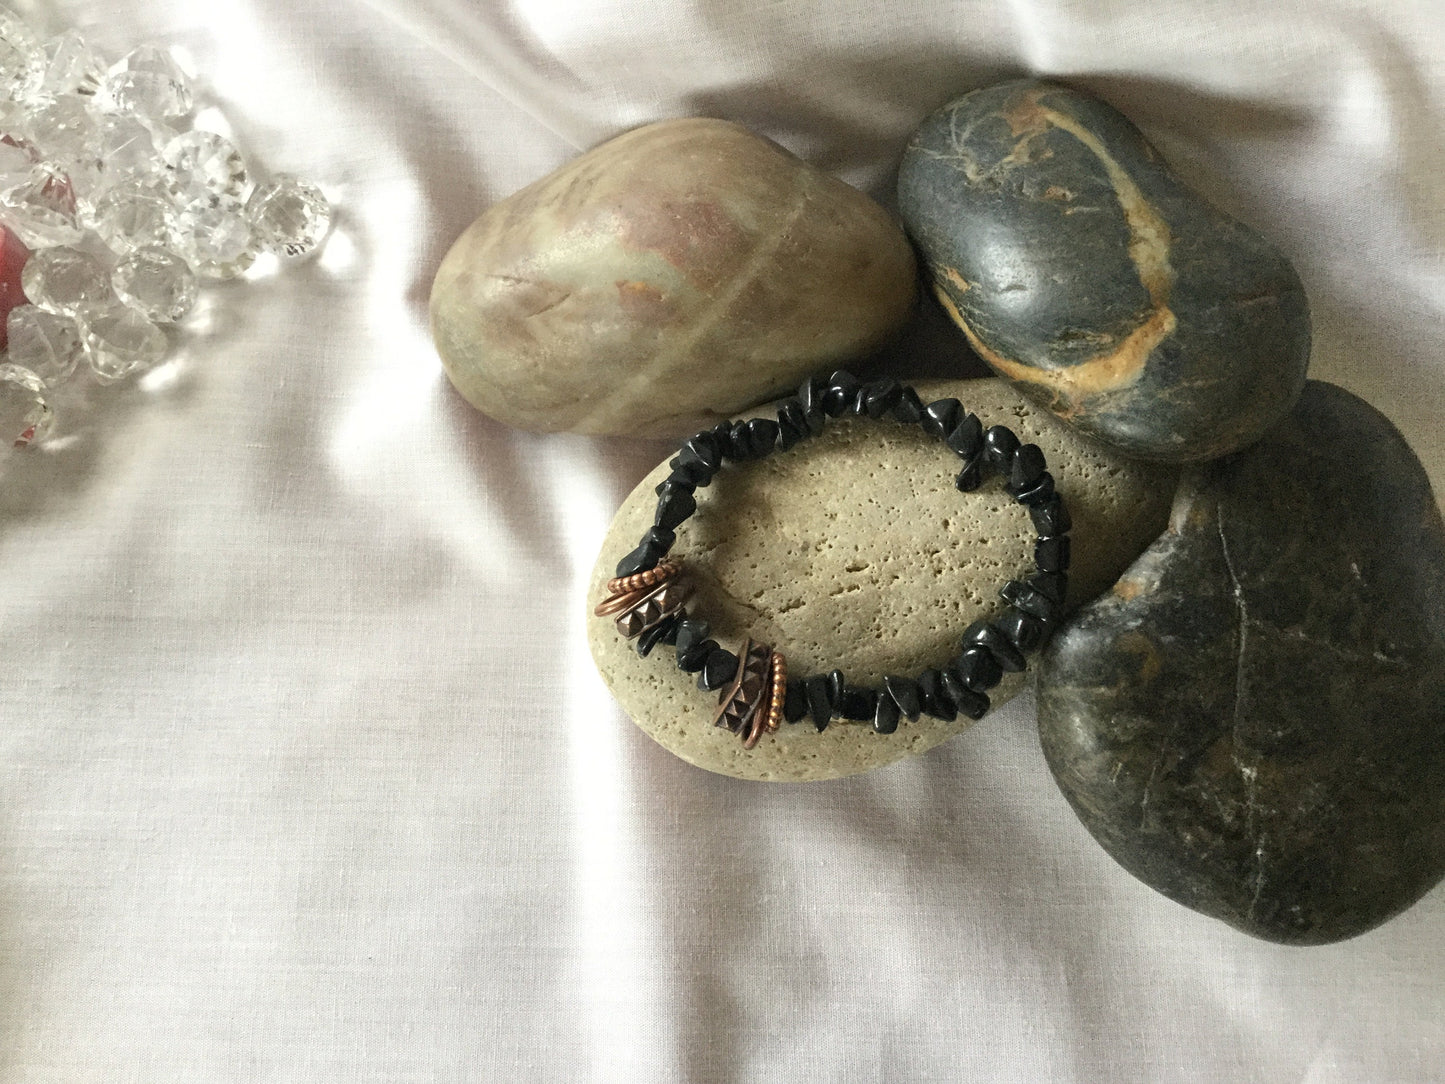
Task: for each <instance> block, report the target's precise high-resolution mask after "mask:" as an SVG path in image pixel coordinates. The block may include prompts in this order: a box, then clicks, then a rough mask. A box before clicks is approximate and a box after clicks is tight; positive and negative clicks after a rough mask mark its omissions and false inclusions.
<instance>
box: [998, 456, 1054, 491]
mask: <svg viewBox="0 0 1445 1084" xmlns="http://www.w3.org/2000/svg"><path fill="white" fill-rule="evenodd" d="M1048 469H1049V465H1048V463H1046V462H1045V461H1044V453H1043V449H1041V448H1040V447H1039V446H1038V445H1037V444H1021V445H1019V448H1018V451H1016V452H1014V457H1013V463H1012V465H1011V466H1010V467H1009V471H1008V484H1009V486H1010V488H1011V490H1013V491H1021V490H1025V489H1028V488H1029V486H1031V485H1033V484H1034V483H1035V482H1037V481H1038V480H1039V478H1041V477H1042V476H1043V473H1044V471H1046V470H1048Z"/></svg>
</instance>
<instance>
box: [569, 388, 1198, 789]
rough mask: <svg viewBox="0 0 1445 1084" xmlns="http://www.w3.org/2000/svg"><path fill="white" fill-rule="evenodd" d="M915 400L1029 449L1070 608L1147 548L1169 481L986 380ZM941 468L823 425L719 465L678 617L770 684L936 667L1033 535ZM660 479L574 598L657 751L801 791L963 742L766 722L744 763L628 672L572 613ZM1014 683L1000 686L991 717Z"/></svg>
mask: <svg viewBox="0 0 1445 1084" xmlns="http://www.w3.org/2000/svg"><path fill="white" fill-rule="evenodd" d="M917 387H918V391H919V394H920V395H921V396H922V397H923V398H924V401H925V402H927V401H930V400H932V399H940V398H945V397H948V396H953V397H955V398H957V399H959V400H960V401H961V402H962V403H963V404H964V406H965V407H966V408H967V409H969V410H972V411H974V412H975V413H976V414H978V416H979V418H980V419H981V420H982V421H983V423H984V424H985V425H986V426H987V425H993V424H1002V425H1007V426H1009V427H1010V428H1011V429H1013V430H1014V432H1015V433H1017V434H1018V435H1019V438H1020V439H1021V440H1023V441H1025V442H1029V441H1032V442H1034V443H1036V444H1038V445H1039V447H1040V448H1041V449H1043V451H1044V454H1045V456H1046V457H1047V459H1048V462H1049V469H1050V471H1051V472H1052V473H1053V475H1054V477H1055V478H1056V479H1057V480H1058V483H1059V488H1060V491H1061V492H1062V493H1063V494H1064V496H1065V498H1066V499H1067V501H1068V503H1069V509H1070V513H1071V515H1072V517H1073V520H1074V528H1073V531H1072V542H1073V569H1072V575H1071V577H1070V592H1069V594H1070V602H1071V604H1077V603H1079V602H1083V601H1086V600H1087V599H1090V598H1092V597H1093V596H1094V595H1096V594H1098V593H1100V592H1101V591H1103V590H1105V589H1106V588H1108V587H1109V586H1110V585H1111V584H1112V583H1113V582H1114V581H1115V580H1116V579H1118V577H1119V575H1120V573H1122V572H1123V571H1124V569H1125V568H1126V567H1127V566H1128V565H1129V563H1130V562H1131V561H1132V560H1133V559H1134V558H1135V557H1136V556H1138V554H1139V553H1140V552H1142V551H1143V550H1144V549H1145V548H1146V547H1147V546H1148V545H1149V544H1150V543H1151V542H1153V541H1154V539H1155V538H1157V537H1158V535H1159V534H1160V532H1162V531H1163V529H1164V527H1165V524H1166V521H1167V518H1168V512H1169V506H1170V501H1171V499H1172V497H1173V493H1174V487H1175V481H1176V473H1175V471H1174V469H1173V468H1171V467H1168V466H1162V465H1158V464H1146V463H1140V462H1132V461H1129V460H1126V459H1124V458H1123V457H1122V456H1120V455H1119V454H1118V453H1117V452H1113V451H1110V450H1108V449H1106V448H1105V447H1104V446H1103V445H1101V444H1097V443H1094V442H1092V441H1090V440H1089V439H1088V438H1086V437H1083V436H1080V435H1079V434H1078V433H1077V432H1075V431H1073V430H1071V429H1069V428H1068V427H1066V426H1065V425H1063V424H1062V423H1060V422H1058V421H1057V420H1055V419H1054V418H1052V417H1051V416H1050V415H1049V414H1048V413H1047V412H1046V411H1044V410H1042V409H1041V408H1039V407H1036V406H1033V405H1032V404H1030V403H1029V402H1028V401H1027V400H1025V399H1024V398H1023V396H1022V395H1020V394H1019V393H1018V392H1017V391H1015V390H1013V389H1011V388H1010V387H1009V386H1008V385H1007V384H1005V383H1004V382H1002V381H999V380H994V379H988V380H969V381H952V382H936V381H935V382H926V383H920V384H919V385H917ZM958 465H959V461H958V457H957V456H956V455H954V453H953V452H952V451H950V450H949V449H948V448H947V447H946V446H944V445H943V444H942V443H940V442H938V441H935V440H933V439H931V438H930V437H928V436H926V435H925V434H924V433H923V432H922V430H921V429H920V428H919V427H918V426H916V425H900V424H898V423H896V422H892V421H870V420H868V419H859V420H843V419H835V420H831V421H830V422H829V424H828V427H827V428H826V429H825V430H824V432H823V433H822V434H821V435H820V436H818V437H816V438H814V439H812V440H810V441H804V442H803V443H802V444H799V445H797V446H796V447H794V448H792V449H790V450H789V451H787V452H783V453H779V454H775V455H773V456H771V457H769V458H767V459H764V460H761V461H759V462H753V463H746V464H738V465H734V466H729V467H728V468H726V469H724V470H723V471H722V472H721V473H719V475H718V476H717V477H716V478H715V479H714V480H713V483H712V485H710V486H708V487H707V488H705V489H701V490H699V491H698V510H697V512H696V513H695V514H694V515H693V516H692V518H691V519H689V520H688V521H687V522H686V523H684V524H683V525H682V527H681V528H679V530H678V533H677V543H676V544H675V545H674V547H673V549H672V553H673V554H674V555H676V556H678V557H680V558H682V560H683V561H684V562H685V567H686V569H687V570H688V574H689V575H690V576H691V577H692V579H693V581H694V582H695V583H696V585H697V594H696V595H695V597H694V599H693V602H692V603H691V604H690V609H691V610H692V612H694V613H696V614H698V615H699V616H702V617H704V618H705V619H706V620H707V621H708V623H709V624H710V625H711V626H712V635H713V636H714V638H716V639H717V640H718V641H719V642H720V643H722V644H723V645H724V646H725V647H728V648H729V649H730V650H733V651H736V650H737V648H738V645H739V643H740V642H741V640H742V638H743V637H744V636H752V637H753V638H754V639H759V640H763V641H765V642H767V643H769V644H771V645H773V647H774V648H775V649H777V650H778V651H781V652H782V653H783V654H784V655H785V656H786V657H787V660H788V669H789V673H790V674H795V675H807V674H813V673H818V672H824V671H827V670H831V669H833V668H834V667H837V668H840V669H842V670H843V672H844V673H845V674H846V675H848V677H849V679H850V680H853V681H858V682H862V683H866V684H869V685H874V686H876V685H877V684H878V683H879V682H880V681H881V679H882V678H883V676H884V675H885V674H890V673H894V674H904V675H908V676H915V675H916V674H918V673H919V672H920V671H921V670H923V669H925V668H927V667H930V666H935V667H936V666H941V665H943V664H945V663H947V662H948V661H949V660H950V659H952V658H953V657H954V656H955V655H956V654H957V653H958V643H959V637H960V634H961V633H962V632H963V629H964V628H965V627H966V626H967V625H968V624H969V622H971V621H973V620H974V619H975V618H976V617H979V616H983V615H985V614H988V613H992V612H996V611H997V610H998V609H1000V608H1001V607H1002V605H1003V604H1002V602H1000V601H999V599H998V597H997V595H998V589H999V588H1000V587H1001V586H1003V584H1004V582H1005V581H1006V580H1008V579H1010V578H1012V577H1015V576H1019V575H1021V574H1025V573H1028V572H1031V571H1032V559H1033V541H1034V538H1035V533H1034V530H1033V524H1032V523H1031V522H1030V520H1029V517H1028V514H1027V512H1026V510H1025V509H1023V508H1021V507H1020V506H1019V505H1017V504H1015V503H1014V502H1013V500H1012V499H1011V498H1010V497H1009V496H1008V495H1007V494H1006V493H1004V491H1003V489H1002V487H1001V484H1000V482H999V481H997V480H996V479H995V480H992V481H990V482H988V483H986V484H985V486H984V487H983V488H982V489H980V490H978V491H976V492H973V493H960V492H958V490H957V489H955V488H954V485H953V479H954V475H955V474H956V473H957V470H958ZM668 470H669V469H668V466H667V464H666V462H664V463H662V464H660V465H659V466H658V467H657V469H656V470H654V471H652V472H651V473H650V474H649V475H648V476H647V477H646V478H645V479H643V480H642V482H641V483H640V484H639V485H638V486H637V488H636V489H635V490H633V492H632V493H631V494H630V495H629V496H628V497H627V499H626V500H625V501H624V502H623V504H622V507H621V508H620V509H619V510H618V512H617V516H616V518H615V519H614V520H613V522H612V525H611V527H610V528H609V529H608V532H607V535H606V539H605V541H604V542H603V545H602V550H601V553H600V554H599V555H598V559H597V565H596V568H595V569H594V570H593V575H592V581H591V586H590V590H589V592H588V597H587V613H588V618H587V620H588V640H589V643H590V646H591V649H592V657H593V659H594V660H595V662H596V664H597V668H598V670H599V671H600V673H601V674H602V678H603V680H604V681H605V682H606V683H607V685H608V687H609V688H610V689H611V690H612V693H613V695H614V696H615V697H616V698H617V701H618V703H619V704H621V706H622V708H623V710H624V711H626V712H627V714H628V715H630V716H631V717H632V718H633V719H634V720H635V721H636V722H637V725H638V726H640V727H641V728H642V729H643V730H644V731H646V732H647V733H648V734H649V735H651V736H652V737H653V738H654V739H655V740H656V741H657V742H658V743H660V744H661V745H662V746H663V747H664V748H666V749H668V750H669V751H671V752H673V753H675V754H677V755H678V756H680V757H682V759H684V760H686V761H688V762H689V763H691V764H695V765H697V766H698V767H700V768H706V769H708V770H709V771H714V772H721V773H722V774H724V775H731V776H736V777H738V778H741V779H757V780H776V781H806V780H818V779H833V778H837V777H839V776H845V775H853V774H856V773H858V772H864V771H868V770H869V769H872V768H877V767H880V766H882V765H884V764H888V763H890V762H892V761H894V760H897V759H898V758H900V757H903V756H906V755H907V754H909V753H921V752H923V751H924V750H926V749H929V748H932V747H933V746H934V745H936V744H938V743H939V742H941V741H943V740H944V739H945V738H948V737H950V736H952V735H954V734H957V733H959V732H961V731H962V730H965V729H966V728H968V727H969V726H971V725H973V724H972V720H969V719H965V718H960V719H958V720H957V721H956V722H951V723H945V722H941V721H938V720H935V719H930V718H928V717H927V716H923V717H921V718H919V719H918V720H916V721H913V722H910V721H908V720H906V719H905V720H902V721H901V722H900V724H899V727H898V730H897V732H896V733H894V734H891V735H880V734H875V733H874V732H873V730H872V728H871V726H869V725H868V724H867V723H855V722H845V721H842V720H834V721H833V723H832V724H831V725H830V726H829V727H828V729H827V730H825V731H824V732H823V733H821V734H820V733H818V732H817V731H816V730H815V729H814V727H813V725H812V724H811V723H810V722H808V721H806V720H805V721H803V722H801V723H794V724H789V723H784V724H783V726H782V727H781V729H779V730H778V731H777V732H776V733H775V734H772V735H767V736H764V737H763V739H762V740H761V742H759V744H758V745H757V746H756V747H755V748H754V749H751V750H745V749H743V747H742V743H741V741H740V740H739V739H738V737H737V736H736V735H733V734H731V733H729V732H727V731H726V730H724V729H721V728H718V727H714V726H712V725H711V720H712V715H713V713H714V711H715V709H716V699H717V694H716V693H709V692H703V691H700V690H699V689H698V688H697V685H696V679H695V678H694V677H693V676H691V675H688V674H684V673H682V672H681V671H679V670H678V669H677V667H676V665H675V661H674V659H673V657H672V649H671V648H670V647H668V646H666V645H659V646H658V647H657V648H656V649H655V650H654V651H653V653H652V654H651V655H650V656H648V657H647V658H645V659H644V658H640V657H639V656H638V655H637V653H636V651H635V650H634V649H633V642H632V641H629V640H625V639H624V638H623V637H622V636H621V635H619V634H618V632H617V631H616V628H615V627H614V624H613V620H612V619H611V618H605V617H603V618H599V617H595V616H593V614H592V608H593V607H594V606H595V605H596V603H597V600H598V599H600V598H601V597H602V594H603V592H604V586H603V585H604V584H605V582H606V581H607V580H608V579H609V578H610V577H611V576H612V575H613V573H614V568H615V565H616V564H617V561H618V560H619V559H620V558H621V557H622V556H623V555H625V554H626V553H628V552H629V551H630V550H631V549H632V548H633V547H634V546H636V545H637V540H638V539H639V538H640V537H641V535H642V533H643V532H644V531H645V530H646V529H647V528H648V527H649V526H650V525H651V523H652V516H653V513H654V511H655V507H656V497H655V495H654V494H653V487H654V486H656V485H657V483H658V482H659V481H661V480H662V478H663V477H665V476H666V475H667V473H668ZM1026 679H1027V675H1014V676H1009V677H1007V678H1006V680H1005V681H1004V683H1003V684H1001V685H1000V686H999V687H998V688H997V689H995V690H994V691H993V693H992V699H993V702H994V704H995V705H997V704H1000V703H1003V702H1004V701H1006V700H1008V699H1010V698H1011V697H1012V696H1014V695H1015V694H1017V692H1018V691H1019V690H1020V689H1021V688H1022V687H1023V686H1024V683H1025V680H1026ZM985 720H987V716H985Z"/></svg>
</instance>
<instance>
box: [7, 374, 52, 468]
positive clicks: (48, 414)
mask: <svg viewBox="0 0 1445 1084" xmlns="http://www.w3.org/2000/svg"><path fill="white" fill-rule="evenodd" d="M54 420H55V415H54V414H53V413H52V411H51V409H50V404H49V402H47V401H46V398H45V384H44V383H43V382H42V381H41V379H40V377H38V376H36V375H35V374H34V373H32V372H31V371H30V370H29V369H26V368H24V367H22V366H19V365H9V364H6V365H0V441H3V442H4V443H6V444H14V445H15V446H16V447H21V448H23V447H24V446H25V445H27V444H33V443H35V442H36V441H38V440H41V439H42V438H43V437H44V436H45V434H46V432H47V431H49V429H50V426H51V424H52V423H53V422H54Z"/></svg>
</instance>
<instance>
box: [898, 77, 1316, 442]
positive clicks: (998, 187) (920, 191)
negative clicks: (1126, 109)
mask: <svg viewBox="0 0 1445 1084" xmlns="http://www.w3.org/2000/svg"><path fill="white" fill-rule="evenodd" d="M898 198H899V208H900V210H901V211H902V213H903V217H904V220H905V222H906V223H907V226H908V230H909V232H910V233H911V234H912V235H913V237H914V239H915V240H916V241H917V242H918V245H919V247H920V249H921V250H922V252H923V254H924V257H925V259H926V262H927V265H928V269H929V272H930V274H931V277H932V281H933V286H934V290H935V292H936V293H937V295H938V298H939V300H940V301H941V302H942V303H943V305H944V307H945V308H946V309H948V311H949V313H950V315H952V317H953V319H954V321H955V322H956V323H957V324H958V325H959V326H960V327H961V328H962V329H963V330H964V332H965V333H966V335H967V336H968V339H969V341H970V342H971V343H972V345H973V347H974V349H975V350H976V351H977V352H978V353H979V354H980V355H981V356H982V357H983V359H984V360H985V361H987V362H988V363H989V365H991V366H992V367H993V369H994V370H995V371H996V372H998V373H999V374H1000V375H1001V376H1004V377H1007V378H1008V379H1009V380H1012V381H1013V382H1014V383H1015V384H1017V385H1018V386H1019V387H1020V388H1021V389H1022V390H1023V391H1025V392H1026V393H1027V394H1028V395H1030V396H1031V397H1032V398H1034V399H1035V400H1036V401H1038V402H1040V403H1044V404H1046V405H1047V406H1048V407H1049V409H1050V410H1052V411H1054V412H1055V413H1056V414H1058V415H1059V417H1061V418H1063V419H1065V420H1066V421H1069V422H1071V423H1072V424H1074V425H1076V426H1078V427H1079V428H1080V429H1081V430H1083V431H1084V432H1087V433H1089V434H1091V435H1093V436H1096V437H1098V438H1099V439H1101V440H1105V441H1107V442H1109V443H1110V444H1113V445H1115V446H1116V447H1118V448H1120V449H1122V450H1124V451H1126V452H1128V453H1130V454H1131V455H1137V456H1141V457H1144V458H1149V459H1160V460H1167V461H1173V462H1187V461H1194V460H1205V459H1212V458H1214V457H1216V456H1219V455H1223V454H1224V453H1226V452H1230V451H1234V450H1235V449H1238V448H1241V447H1244V446H1245V445H1247V444H1249V443H1250V442H1251V441H1253V440H1255V439H1257V438H1258V437H1259V436H1260V435H1261V434H1262V433H1263V432H1264V431H1265V430H1266V429H1268V428H1269V427H1270V425H1272V424H1273V423H1274V422H1276V421H1277V420H1279V419H1280V418H1281V417H1283V416H1284V414H1285V413H1286V412H1287V411H1288V410H1289V408H1290V406H1291V405H1292V404H1293V403H1294V401H1295V398H1296V396H1298V394H1299V391H1300V388H1301V387H1303V385H1304V379H1305V369H1306V366H1307V364H1308V361H1309V352H1310V320H1309V307H1308V303H1307V301H1306V299H1305V294H1304V289H1303V288H1302V286H1301V285H1300V280H1299V277H1298V276H1297V275H1296V274H1295V271H1294V268H1292V267H1291V266H1290V263H1289V261H1288V260H1286V259H1285V258H1284V256H1283V255H1282V254H1281V253H1280V251H1279V250H1278V249H1277V248H1275V247H1274V246H1273V245H1272V244H1270V243H1269V242H1268V241H1266V240H1265V239H1264V238H1263V237H1261V236H1260V235H1259V234H1258V233H1256V232H1255V231H1253V230H1251V229H1250V228H1248V227H1247V226H1245V225H1243V224H1242V223H1240V222H1238V221H1236V220H1235V219H1233V218H1231V217H1230V216H1228V215H1226V214H1224V213H1223V212H1222V211H1220V210H1218V209H1216V208H1215V207H1213V206H1211V205H1210V204H1209V203H1207V202H1206V201H1205V200H1204V199H1203V198H1201V197H1200V196H1199V195H1197V194H1196V193H1194V192H1192V191H1190V190H1189V188H1187V187H1186V186H1185V185H1184V184H1183V183H1182V182H1181V181H1180V180H1179V179H1178V178H1177V177H1176V176H1175V175H1174V174H1173V173H1172V172H1171V171H1170V169H1169V167H1168V165H1167V164H1166V163H1165V162H1164V161H1163V160H1162V159H1161V158H1160V157H1159V154H1158V152H1157V151H1155V150H1154V148H1153V147H1151V146H1150V145H1149V143H1148V142H1147V141H1146V140H1145V139H1144V137H1143V135H1141V134H1140V132H1139V130H1138V129H1137V128H1135V127H1134V126H1133V125H1132V124H1131V123H1130V122H1129V121H1128V120H1127V119H1126V118H1125V117H1123V116H1122V115H1121V114H1120V113H1118V112H1117V111H1116V110H1114V109H1113V108H1112V107H1110V106H1108V105H1106V104H1104V103H1103V102H1101V101H1099V100H1098V99H1096V98H1092V97H1090V96H1088V95H1086V94H1081V93H1079V92H1078V91H1074V90H1070V89H1068V88H1066V87H1061V86H1057V85H1054V84H1050V83H1042V82H1038V81H1035V80H1024V81H1020V82H1014V83H1005V84H1002V85H1000V86H995V87H988V88H986V89H984V90H977V91H974V92H973V93H971V94H966V95H964V96H963V97H961V98H959V99H958V100H956V101H954V102H951V103H950V104H948V105H946V106H944V107H943V108H942V109H940V110H939V111H938V112H936V113H934V114H933V115H932V116H931V117H929V118H928V119H927V120H926V121H925V122H924V123H923V124H922V125H921V126H920V127H919V129H918V130H917V131H916V132H915V133H914V134H913V137H912V139H911V140H910V142H909V144H908V148H907V151H906V153H905V154H904V158H903V164H902V167H901V171H900V174H899V181H898Z"/></svg>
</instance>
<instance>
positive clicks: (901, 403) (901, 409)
mask: <svg viewBox="0 0 1445 1084" xmlns="http://www.w3.org/2000/svg"><path fill="white" fill-rule="evenodd" d="M893 417H894V420H896V421H900V422H902V423H903V424H904V425H917V424H918V423H919V421H920V420H922V418H923V400H922V399H920V398H918V393H917V392H916V391H914V390H913V389H912V388H909V387H905V388H904V389H903V393H902V394H901V395H900V396H899V397H898V404H897V405H896V406H895V407H894V408H893Z"/></svg>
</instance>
